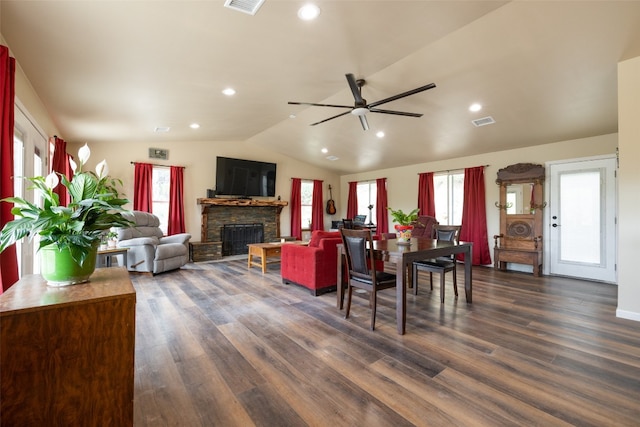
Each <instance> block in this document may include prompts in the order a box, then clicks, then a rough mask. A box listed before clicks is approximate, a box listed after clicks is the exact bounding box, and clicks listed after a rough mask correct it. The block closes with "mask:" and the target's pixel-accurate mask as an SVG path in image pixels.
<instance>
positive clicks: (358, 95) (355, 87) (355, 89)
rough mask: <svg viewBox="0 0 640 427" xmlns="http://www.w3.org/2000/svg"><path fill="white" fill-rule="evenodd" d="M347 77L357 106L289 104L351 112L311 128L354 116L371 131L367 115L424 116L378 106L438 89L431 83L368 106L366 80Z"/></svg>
mask: <svg viewBox="0 0 640 427" xmlns="http://www.w3.org/2000/svg"><path fill="white" fill-rule="evenodd" d="M345 76H346V77H347V82H348V83H349V88H350V89H351V93H353V99H354V100H355V104H354V105H353V106H351V105H336V104H317V103H314V102H292V101H289V104H292V105H311V106H314V107H334V108H348V109H349V111H345V112H344V113H340V114H336V115H335V116H332V117H329V118H328V119H324V120H321V121H319V122H315V123H311V126H315V125H319V124H320V123H324V122H327V121H329V120H333V119H336V118H338V117H340V116H344V115H346V114H349V113H351V114H353V115H355V116H358V118H359V119H360V124H362V129H364V130H369V123H368V122H367V116H366V114H367V113H369V112H371V113H382V114H395V115H397V116H408V117H422V114H418V113H406V112H404V111H395V110H382V109H380V108H375V107H377V106H378V105H382V104H386V103H387V102H391V101H395V100H397V99H400V98H404V97H406V96H410V95H415V94H416V93H420V92H423V91H425V90H428V89H433V88H434V87H436V85H435V84H434V83H429V84H428V85H425V86H421V87H419V88H416V89H412V90H409V91H407V92H402V93H399V94H397V95H394V96H390V97H389V98H385V99H381V100H380V101H376V102H372V103H371V104H367V100H366V99H364V98H362V86H364V84H365V81H364V79H357V80H356V78H355V77H354V76H353V74H345Z"/></svg>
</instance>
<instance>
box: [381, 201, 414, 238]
mask: <svg viewBox="0 0 640 427" xmlns="http://www.w3.org/2000/svg"><path fill="white" fill-rule="evenodd" d="M387 209H389V212H391V217H392V218H393V221H394V222H397V224H396V225H395V226H394V228H395V230H396V237H397V238H398V244H410V243H411V232H412V230H413V222H414V221H415V220H416V219H418V212H419V211H420V209H414V210H412V211H411V212H409V213H404V212H403V211H402V209H398V210H393V209H391V208H387Z"/></svg>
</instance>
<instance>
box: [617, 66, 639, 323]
mask: <svg viewBox="0 0 640 427" xmlns="http://www.w3.org/2000/svg"><path fill="white" fill-rule="evenodd" d="M618 132H619V135H620V136H619V139H620V144H619V145H620V152H619V155H620V169H619V174H618V194H619V209H618V210H619V216H618V219H619V222H618V231H619V232H618V236H619V237H618V310H617V312H616V315H617V316H619V317H624V318H627V319H633V320H637V321H640V280H639V279H638V266H637V263H638V254H639V253H640V222H638V217H639V216H640V215H639V212H640V168H639V167H638V159H639V158H640V57H637V58H633V59H629V60H627V61H623V62H620V63H619V64H618Z"/></svg>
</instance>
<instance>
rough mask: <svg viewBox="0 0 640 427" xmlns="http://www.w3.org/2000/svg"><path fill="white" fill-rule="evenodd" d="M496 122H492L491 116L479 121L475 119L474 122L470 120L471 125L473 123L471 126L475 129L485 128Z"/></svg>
mask: <svg viewBox="0 0 640 427" xmlns="http://www.w3.org/2000/svg"><path fill="white" fill-rule="evenodd" d="M495 122H496V121H495V120H493V117H491V116H487V117H483V118H481V119H475V120H471V123H473V125H474V126H475V127H480V126H486V125H492V124H494V123H495Z"/></svg>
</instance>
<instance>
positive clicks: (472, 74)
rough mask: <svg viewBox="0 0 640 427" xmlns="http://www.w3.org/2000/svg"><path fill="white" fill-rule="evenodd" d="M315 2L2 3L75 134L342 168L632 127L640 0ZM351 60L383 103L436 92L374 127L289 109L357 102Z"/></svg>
mask: <svg viewBox="0 0 640 427" xmlns="http://www.w3.org/2000/svg"><path fill="white" fill-rule="evenodd" d="M315 3H316V4H317V5H318V6H319V7H320V9H321V14H320V16H319V17H318V19H316V20H314V21H310V22H307V21H302V20H299V19H298V18H297V16H296V14H297V11H298V8H299V7H300V6H301V5H302V3H301V2H299V1H293V0H266V1H265V3H264V4H263V6H262V7H261V8H260V9H259V11H258V12H257V13H256V14H255V15H253V16H252V15H248V14H245V13H241V12H238V11H235V10H232V9H229V8H225V7H224V0H215V1H189V0H179V1H178V0H174V1H156V0H149V1H116V0H113V1H100V0H95V1H93V0H92V1H88V0H85V1H23V0H18V1H13V0H3V1H2V2H1V3H0V24H1V27H0V33H1V34H2V36H3V37H4V38H5V40H6V41H7V43H8V44H9V47H10V48H11V51H12V54H13V55H14V56H15V57H16V59H17V61H18V63H19V64H20V66H21V67H22V69H23V70H24V73H25V74H26V76H27V77H28V79H29V80H30V82H31V84H32V85H33V87H34V89H35V91H36V92H37V93H38V94H39V96H40V97H41V99H42V102H43V103H44V105H45V106H46V108H47V110H48V111H49V113H50V115H51V117H52V118H53V120H54V122H55V124H56V126H57V127H58V128H59V130H60V133H61V135H62V136H63V137H64V138H65V139H66V140H68V141H77V142H81V141H88V142H90V143H104V144H108V143H109V142H113V141H128V142H132V143H152V142H162V141H178V142H183V143H184V145H185V149H188V147H189V143H190V142H193V141H211V142H212V143H214V142H220V141H224V142H234V141H248V142H250V143H255V144H258V145H259V146H261V147H264V148H268V149H271V150H274V151H276V152H279V153H282V154H285V155H288V156H291V157H294V158H296V159H299V160H301V161H305V162H309V163H312V164H316V165H318V166H320V167H324V168H328V169H332V170H335V171H336V172H338V173H354V172H358V171H366V170H374V169H382V168H388V167H396V166H404V165H408V164H415V163H421V162H427V161H432V160H440V159H447V158H454V157H460V156H465V155H472V154H479V153H486V152H493V151H499V150H505V149H509V148H518V147H524V146H534V145H538V144H546V143H550V142H556V141H562V140H568V139H575V138H582V137H587V136H593V135H601V134H606V133H612V132H616V131H617V79H616V75H617V63H618V62H619V61H621V60H624V59H627V58H631V57H636V56H639V55H640V25H638V23H639V22H640V2H638V1H620V2H617V1H602V2H598V1H546V2H545V1H512V2H505V1H477V0H474V1H356V0H353V1H348V0H336V1H327V0H318V1H315ZM346 73H353V74H354V75H355V76H356V78H363V79H365V80H366V84H365V86H364V87H363V88H362V94H363V97H364V98H366V100H368V101H369V102H373V101H376V100H380V99H384V98H387V97H389V96H392V95H395V94H397V93H400V92H404V91H407V90H410V89H413V88H415V87H419V86H423V85H425V84H428V83H435V84H436V88H434V89H431V90H427V91H425V92H421V93H419V94H416V95H413V96H410V97H406V98H403V99H400V100H397V101H393V102H390V103H387V104H384V105H382V106H380V108H385V109H391V110H400V111H409V112H415V113H421V114H424V115H423V117H420V118H413V117H403V116H395V115H386V114H375V113H368V114H367V118H368V122H369V126H370V130H368V131H364V130H363V129H362V127H361V125H360V122H359V121H358V119H357V117H355V116H353V115H351V114H347V115H344V116H342V117H339V118H336V119H333V120H330V121H327V122H325V123H322V124H319V125H317V126H309V125H310V124H311V123H314V122H317V121H320V120H323V119H325V118H328V117H331V116H334V115H336V114H339V113H341V112H344V111H345V110H341V109H335V108H327V107H308V106H295V105H289V104H287V102H288V101H304V102H318V103H329V104H342V105H344V104H347V105H351V104H353V102H354V100H353V96H352V94H351V91H350V90H349V87H348V85H347V81H346V79H345V74H346ZM226 87H233V88H234V89H235V90H236V95H234V96H233V97H227V96H225V95H223V94H222V93H221V91H222V90H223V89H224V88H226ZM473 102H479V103H481V104H482V105H483V109H482V110H480V111H479V112H476V113H472V112H470V111H469V110H468V107H469V105H470V104H471V103H473ZM292 116H295V117H294V118H292ZM487 116H491V117H492V118H493V119H494V120H495V124H492V125H488V126H482V127H476V126H474V125H473V124H472V122H471V121H472V120H474V119H479V118H483V117H487ZM194 122H195V123H199V124H200V128H199V129H191V128H190V127H189V125H190V124H191V123H194ZM156 127H170V131H169V132H165V133H159V132H155V131H154V130H155V128H156ZM378 131H383V132H384V133H385V136H384V138H378V137H377V136H376V132H378ZM322 148H326V149H327V150H328V151H327V153H326V154H323V153H321V151H320V150H321V149H322ZM328 156H335V157H336V158H337V160H329V159H327V157H328ZM249 157H250V156H249ZM257 160H260V159H257Z"/></svg>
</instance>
